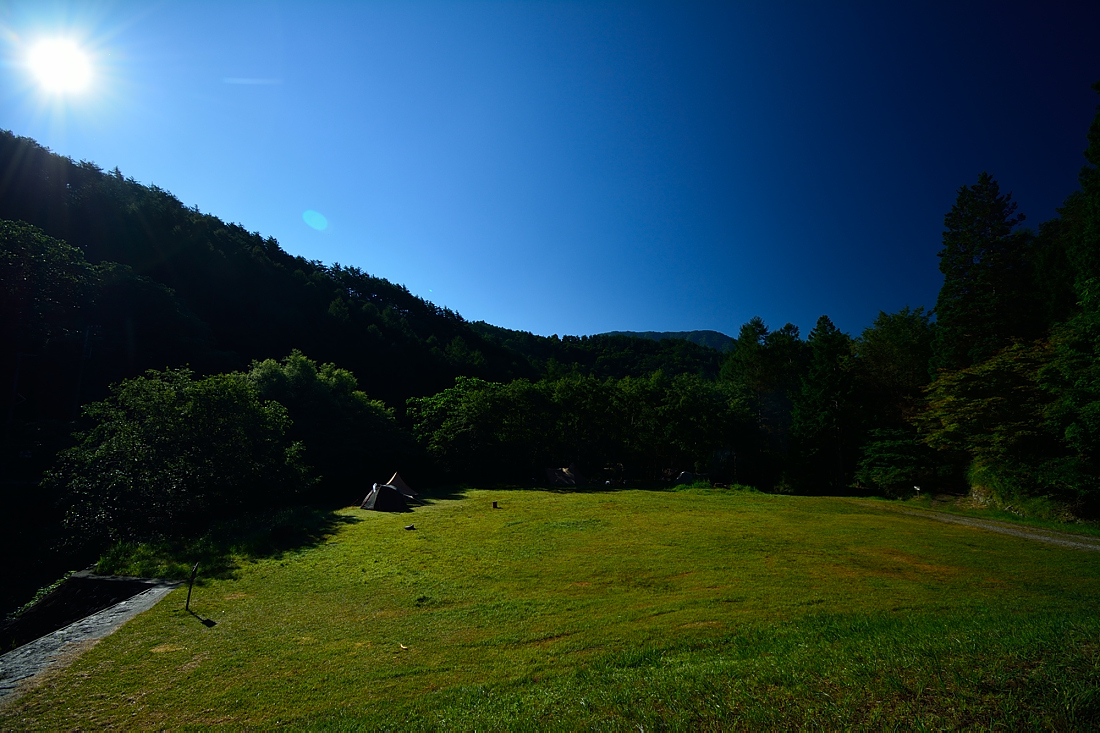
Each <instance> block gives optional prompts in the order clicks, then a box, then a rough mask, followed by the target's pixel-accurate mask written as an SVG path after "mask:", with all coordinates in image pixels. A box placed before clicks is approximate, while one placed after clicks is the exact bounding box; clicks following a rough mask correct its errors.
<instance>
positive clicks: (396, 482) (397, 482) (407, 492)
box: [386, 473, 416, 499]
mask: <svg viewBox="0 0 1100 733" xmlns="http://www.w3.org/2000/svg"><path fill="white" fill-rule="evenodd" d="M386 483H387V484H389V485H390V486H392V487H393V488H395V489H397V490H398V491H400V492H401V496H403V497H405V498H406V499H415V498H416V492H415V491H413V490H412V489H411V488H409V485H408V484H407V483H405V482H404V481H402V480H401V477H400V476H399V475H397V474H396V473H395V474H394V475H393V476H392V477H390V480H389V481H387V482H386Z"/></svg>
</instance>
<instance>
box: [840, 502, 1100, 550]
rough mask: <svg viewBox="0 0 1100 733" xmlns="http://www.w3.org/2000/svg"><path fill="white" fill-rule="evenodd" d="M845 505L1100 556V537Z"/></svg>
mask: <svg viewBox="0 0 1100 733" xmlns="http://www.w3.org/2000/svg"><path fill="white" fill-rule="evenodd" d="M847 501H848V502H850V503H852V504H859V505H860V506H863V507H870V508H873V509H881V510H882V511H885V512H895V513H897V514H908V515H909V516H911V517H924V518H925V519H934V520H936V521H937V522H947V523H948V524H962V525H966V526H968V527H978V528H979V529H987V530H989V531H990V532H999V533H1000V534H1008V535H1012V536H1013V537H1022V538H1023V539H1025V540H1032V541H1034V542H1046V543H1047V544H1049V545H1059V546H1061V547H1072V548H1074V549H1076V550H1089V551H1092V552H1100V537H1090V536H1088V535H1079V534H1068V533H1066V532H1055V531H1053V530H1049V529H1039V528H1038V527H1027V526H1024V525H1020V524H1012V523H1010V522H999V521H997V520H996V519H978V518H977V517H960V516H958V515H955V514H945V513H943V512H936V511H922V510H918V509H903V508H902V507H895V506H888V505H883V504H880V503H878V502H873V501H860V500H858V499H848V500H847Z"/></svg>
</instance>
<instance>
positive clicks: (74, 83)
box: [27, 38, 92, 93]
mask: <svg viewBox="0 0 1100 733" xmlns="http://www.w3.org/2000/svg"><path fill="white" fill-rule="evenodd" d="M27 63H28V65H29V66H30V69H31V71H32V72H33V73H34V75H35V77H37V79H38V83H39V84H41V85H42V86H43V87H44V88H45V89H46V90H48V91H51V92H55V93H65V92H80V91H83V90H84V89H86V88H87V87H88V84H89V82H91V80H92V65H91V63H90V62H89V61H88V55H87V54H86V53H84V52H83V51H82V50H80V47H79V46H77V45H76V44H75V43H73V42H72V41H70V40H68V39H65V38H51V39H47V40H44V41H39V42H38V43H37V44H35V46H34V48H32V49H31V52H30V54H28V56H27Z"/></svg>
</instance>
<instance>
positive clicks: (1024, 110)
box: [0, 0, 1100, 335]
mask: <svg viewBox="0 0 1100 733" xmlns="http://www.w3.org/2000/svg"><path fill="white" fill-rule="evenodd" d="M1097 28H1100V3H1066V4H1058V3H1041V4H1040V3H1020V4H1013V3H1004V2H984V3H979V2H957V1H956V2H943V3H935V2H913V3H883V2H858V3H857V2H851V3H846V2H837V3H824V2H781V1H778V0H777V1H775V2H758V3H757V2H733V3H719V4H707V3H681V2H675V3H673V2H668V3H611V2H607V3H601V2H507V3H506V2H468V3H460V2H402V3H390V2H333V3H325V2H310V3H304V2H302V3H277V2H259V3H251V4H249V3H219V2H140V3H138V2H114V3H112V2H97V3H50V2H44V1H42V2H39V1H36V2H4V1H3V0H0V54H2V58H0V127H2V128H5V129H10V130H12V131H13V132H15V133H16V134H19V135H25V136H29V137H32V138H35V139H36V140H38V141H39V142H40V143H42V144H43V145H46V146H48V147H49V148H51V149H52V150H54V151H56V152H58V153H61V154H64V155H68V156H71V157H72V158H74V159H77V160H82V159H83V160H91V161H94V162H95V163H97V164H99V165H101V166H102V167H104V168H107V169H111V168H114V167H115V166H117V167H118V168H119V169H120V170H121V171H122V172H123V174H124V175H127V176H132V177H133V178H135V179H137V180H138V181H141V182H142V183H152V184H156V185H158V186H160V187H162V188H164V189H167V190H169V191H171V192H172V193H174V194H175V195H176V196H177V197H178V198H179V199H180V200H181V201H183V202H184V203H185V204H186V205H188V206H192V205H195V206H198V207H199V208H200V209H202V210H203V211H205V212H208V213H211V214H214V215H216V216H219V217H221V218H222V219H223V220H226V221H230V222H238V223H240V224H242V225H243V226H244V227H246V228H247V229H249V230H252V231H259V232H260V233H261V234H264V235H265V236H273V237H275V238H276V239H278V240H279V242H280V244H281V245H282V246H283V248H284V249H286V250H287V251H288V252H291V253H292V254H299V255H302V256H304V257H307V258H309V259H318V260H322V261H324V262H327V263H333V262H339V263H341V264H343V265H354V266H357V267H360V268H362V269H363V270H365V271H367V272H369V273H371V274H374V275H378V276H381V277H385V278H387V279H389V280H392V281H395V282H399V283H403V284H405V285H407V286H408V287H409V289H410V290H411V291H412V292H414V293H416V294H418V295H421V296H423V297H425V298H427V299H429V300H431V301H433V302H435V303H438V304H440V305H445V306H448V307H450V308H453V309H455V310H457V311H459V312H460V313H462V314H463V315H464V316H465V317H466V318H468V319H470V320H485V321H489V322H490V323H494V324H497V325H500V326H505V327H508V328H515V329H521V330H527V331H532V332H534V333H540V334H545V335H549V334H552V333H558V334H567V333H568V334H591V333H599V332H603V331H609V330H692V329H715V330H719V331H723V332H725V333H729V334H731V335H733V334H736V332H737V330H738V328H739V327H740V325H741V324H742V323H744V322H745V321H747V320H748V319H749V318H751V317H752V316H754V315H760V316H761V317H763V318H764V320H765V321H766V322H767V323H768V324H769V326H772V327H773V328H777V327H779V326H781V325H782V324H783V323H785V322H787V321H790V322H793V323H795V324H796V325H798V326H800V327H801V328H802V330H803V334H806V333H808V332H809V330H810V328H812V326H813V323H814V321H815V320H816V319H817V317H818V316H819V315H821V314H823V313H824V314H828V315H829V316H831V317H832V318H833V320H834V321H835V322H836V323H837V325H839V326H840V327H841V328H842V329H844V330H846V331H848V332H850V333H853V334H856V333H858V332H859V331H861V330H862V329H863V328H865V327H866V326H868V325H869V324H870V323H871V321H872V320H873V319H874V317H875V316H876V315H877V313H878V312H879V311H880V310H885V311H894V310H897V309H899V308H901V307H903V306H905V305H911V306H918V305H924V306H928V307H931V306H932V305H933V304H934V303H935V297H936V292H937V290H938V288H939V285H940V282H941V280H942V277H941V275H940V273H939V271H938V269H937V266H938V260H937V258H936V252H937V251H938V250H939V248H940V233H941V231H942V223H943V215H944V213H945V212H946V211H947V210H948V209H949V208H950V206H951V203H952V202H953V201H954V198H955V193H956V190H957V189H958V187H959V186H962V185H966V184H970V183H973V182H975V181H976V180H977V177H978V174H979V173H980V172H981V171H983V170H988V171H989V172H990V173H992V174H993V175H994V176H995V177H996V178H997V180H998V181H999V182H1000V183H1001V185H1002V189H1003V190H1011V191H1012V192H1013V193H1014V196H1015V198H1016V200H1017V201H1018V202H1019V205H1020V211H1022V212H1024V213H1025V214H1026V215H1027V216H1028V223H1029V224H1031V225H1038V224H1039V223H1040V222H1041V221H1043V220H1046V219H1048V218H1050V217H1052V216H1053V215H1054V213H1055V208H1056V207H1057V206H1058V205H1060V203H1061V201H1062V200H1063V199H1064V198H1065V196H1066V195H1067V194H1068V193H1069V192H1070V191H1072V190H1073V189H1074V188H1075V187H1076V176H1077V172H1078V170H1079V169H1080V167H1081V165H1082V163H1083V162H1084V161H1083V157H1082V155H1081V151H1082V150H1083V149H1084V146H1085V133H1086V131H1087V129H1088V125H1089V123H1090V121H1091V120H1092V118H1093V116H1094V114H1095V109H1096V105H1097V102H1098V101H1100V97H1097V95H1096V94H1095V93H1094V92H1093V91H1092V90H1091V89H1090V88H1089V86H1090V84H1092V83H1093V82H1095V81H1097V80H1100V44H1098V43H1097V42H1096V40H1095V31H1096V29H1097ZM53 36H65V37H69V38H72V39H74V40H75V41H77V42H78V43H79V44H80V45H81V46H82V47H83V48H85V49H86V50H87V52H88V53H89V54H90V56H91V62H92V67H93V81H92V84H91V86H90V87H89V88H88V90H86V91H85V92H83V93H70V94H67V95H64V96H57V95H52V96H51V95H48V94H46V93H44V92H43V91H42V90H41V89H39V88H38V87H37V86H36V84H35V82H34V79H33V77H32V75H31V74H30V73H29V70H28V69H27V68H26V65H25V63H24V61H23V59H24V57H25V54H26V51H27V49H28V48H29V47H30V46H31V45H32V44H33V43H34V42H35V41H36V40H37V39H39V38H44V37H53ZM306 212H317V213H319V214H321V215H322V216H323V217H324V221H325V222H327V227H326V228H325V229H323V230H318V229H315V228H312V227H311V226H309V224H308V223H307V220H306V219H308V218H309V217H306V218H303V214H305V213H306ZM310 216H312V215H310ZM311 220H312V221H313V223H314V224H315V225H317V224H318V223H319V222H320V220H319V219H316V217H314V218H313V219H311Z"/></svg>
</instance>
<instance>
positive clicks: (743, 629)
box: [0, 489, 1100, 730]
mask: <svg viewBox="0 0 1100 733" xmlns="http://www.w3.org/2000/svg"><path fill="white" fill-rule="evenodd" d="M493 501H497V502H499V505H500V508H499V509H497V510H494V509H492V506H491V504H492V502H493ZM339 515H340V517H341V520H342V521H340V522H338V523H337V525H336V528H335V529H334V530H333V532H332V533H331V534H330V535H329V536H327V537H325V538H324V539H322V540H321V541H320V542H318V543H316V544H313V545H311V546H309V547H307V548H304V549H301V550H296V551H291V552H286V553H283V554H281V555H278V556H273V557H268V558H264V559H260V560H257V561H255V562H243V564H242V565H241V566H240V567H239V568H238V570H237V571H236V572H235V573H234V577H227V578H224V579H215V580H209V581H207V582H205V583H204V584H202V585H200V586H196V589H195V593H194V597H193V599H192V609H193V610H194V611H195V612H196V613H197V614H198V615H199V616H200V617H201V618H205V619H210V620H212V621H214V622H216V625H214V626H211V627H208V626H206V625H204V624H203V623H201V619H200V618H197V617H196V616H193V615H190V614H188V613H186V612H185V611H184V609H183V605H184V598H185V595H186V589H183V590H177V591H174V592H173V594H171V595H170V596H169V597H168V598H167V599H166V600H165V601H163V602H162V603H161V604H160V605H159V606H157V607H156V608H154V609H153V610H151V611H149V612H147V613H145V614H143V615H142V616H139V617H138V618H136V619H134V620H133V621H131V622H130V623H129V624H127V625H126V626H124V627H123V628H122V629H120V630H119V631H118V632H116V633H115V634H114V635H112V636H110V637H107V638H106V639H104V640H103V641H102V642H100V643H99V644H98V645H97V646H95V647H93V648H91V649H90V650H88V651H87V652H86V653H84V655H83V656H81V657H80V658H79V659H77V660H76V661H75V662H74V663H73V664H72V665H71V666H70V667H68V668H67V669H66V670H64V671H63V672H61V673H59V674H56V675H54V676H52V677H50V678H49V679H47V680H46V681H45V682H44V683H43V684H41V685H40V686H39V687H37V688H35V689H33V690H31V691H30V692H28V693H27V694H26V695H24V696H23V697H21V698H19V699H18V700H16V701H15V702H13V703H10V704H8V705H7V706H5V707H4V708H3V709H2V710H0V728H2V729H5V730H7V729H24V728H32V729H33V728H40V729H73V728H102V727H117V728H124V729H132V728H165V727H167V728H179V727H207V726H224V727H231V728H240V727H256V728H271V727H278V726H289V727H292V728H321V729H356V728H368V729H374V728H383V729H395V730H396V729H400V730H407V729H459V730H471V729H535V728H537V729H555V728H562V729H575V728H599V729H609V730H627V729H630V730H638V729H639V728H641V729H644V730H650V729H658V728H672V729H692V730H699V729H715V730H717V729H723V730H725V729H731V728H732V729H751V730H757V729H761V728H792V727H793V728H799V727H803V728H825V729H836V728H850V727H855V728H875V729H879V728H893V727H901V728H905V729H909V728H916V729H919V728H950V727H973V728H1005V729H1020V728H1052V729H1060V730H1066V729H1081V728H1096V727H1097V726H1100V617H1098V609H1100V554H1098V553H1090V552H1083V551H1080V550H1070V549H1064V548H1060V547H1054V546H1050V545H1044V544H1039V543H1034V542H1029V541H1026V540H1023V539H1019V538H1015V537H1009V536H1005V535H998V534H993V533H990V532H985V531H982V530H978V529H973V528H969V527H962V526H957V525H948V524H942V523H939V522H935V521H931V520H929V519H925V518H921V517H913V516H908V515H903V514H897V513H892V512H885V511H881V510H878V509H876V508H874V507H872V506H867V505H864V504H856V503H851V502H847V501H845V500H843V499H832V498H806V497H789V496H772V495H763V494H757V493H754V492H730V491H719V490H706V489H691V490H685V491H678V492H667V491H666V492H661V491H616V492H597V493H554V492H547V491H478V490H470V491H468V492H465V493H464V494H461V495H456V496H453V497H451V498H441V499H437V500H434V501H433V503H431V504H429V505H427V506H422V507H419V508H417V509H416V511H415V512H414V513H411V514H381V513H373V512H364V511H360V510H358V509H347V510H343V511H341V512H339ZM410 523H414V524H415V525H416V530H415V531H406V530H405V529H404V526H405V525H407V524H410Z"/></svg>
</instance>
